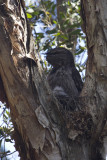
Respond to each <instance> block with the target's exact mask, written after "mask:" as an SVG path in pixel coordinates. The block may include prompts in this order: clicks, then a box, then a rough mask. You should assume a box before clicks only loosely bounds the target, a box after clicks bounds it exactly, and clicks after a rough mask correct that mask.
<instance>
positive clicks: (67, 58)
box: [46, 47, 75, 68]
mask: <svg viewBox="0 0 107 160" xmlns="http://www.w3.org/2000/svg"><path fill="white" fill-rule="evenodd" d="M46 60H47V61H48V62H49V63H50V64H51V65H52V66H53V67H58V68H59V67H61V66H67V65H70V66H72V67H74V66H75V64H74V57H73V55H72V53H71V52H70V51H69V50H67V49H65V48H62V47H58V48H54V49H51V50H49V51H48V52H47V53H46Z"/></svg>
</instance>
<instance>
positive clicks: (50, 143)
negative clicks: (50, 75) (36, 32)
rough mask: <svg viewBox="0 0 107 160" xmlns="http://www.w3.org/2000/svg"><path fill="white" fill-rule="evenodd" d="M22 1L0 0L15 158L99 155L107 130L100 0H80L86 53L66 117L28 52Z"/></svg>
mask: <svg viewBox="0 0 107 160" xmlns="http://www.w3.org/2000/svg"><path fill="white" fill-rule="evenodd" d="M23 5H24V3H23V0H21V1H19V0H13V1H12V0H5V2H4V0H0V77H1V79H2V82H3V85H2V88H3V92H4V91H5V94H6V96H7V98H8V103H9V106H10V110H11V117H12V121H13V124H14V129H15V132H14V135H13V137H14V139H15V142H16V148H17V150H18V151H19V153H20V156H21V159H22V160H25V159H26V160H62V159H63V160H71V159H73V160H101V159H102V157H101V155H100V147H99V146H100V144H102V145H103V142H102V139H103V138H104V139H103V140H104V145H103V146H105V145H106V137H104V136H106V134H107V132H106V125H105V124H106V107H107V43H106V41H107V22H106V19H107V14H106V8H107V3H106V0H104V1H100V0H98V1H97V2H96V1H93V0H91V1H88V0H82V13H83V21H84V25H85V32H86V36H87V46H88V55H89V58H88V63H87V74H86V82H85V85H84V88H83V91H82V93H81V98H80V99H82V100H79V102H78V103H77V105H78V106H79V107H80V108H81V110H80V111H75V112H73V113H72V112H71V113H70V115H69V117H67V115H66V116H64V115H62V114H61V112H60V105H59V104H58V102H57V100H56V99H55V97H54V96H53V95H52V93H51V91H50V89H49V87H48V84H47V82H46V79H45V75H44V74H43V71H42V68H41V66H40V63H39V59H38V58H37V54H35V53H34V46H33V40H32V38H31V35H30V29H29V25H28V23H27V19H26V16H25V12H24V7H23ZM7 62H8V63H7ZM83 102H84V103H83ZM101 138H102V139H101ZM101 149H102V150H101V152H102V153H104V154H103V156H105V157H106V153H105V152H104V149H105V148H103V147H101ZM105 157H103V158H105ZM105 159H106V158H105Z"/></svg>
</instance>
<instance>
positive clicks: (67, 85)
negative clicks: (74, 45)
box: [46, 48, 83, 103]
mask: <svg viewBox="0 0 107 160" xmlns="http://www.w3.org/2000/svg"><path fill="white" fill-rule="evenodd" d="M46 59H47V61H48V62H49V63H50V64H51V65H52V66H53V68H52V70H51V72H50V73H49V75H48V82H49V85H50V87H51V89H52V91H53V93H54V95H55V96H56V97H57V98H58V99H59V101H60V102H61V103H64V102H65V101H66V103H69V102H70V100H73V99H74V98H76V97H78V96H79V94H80V92H81V90H82V87H83V82H82V80H81V77H80V74H79V72H78V70H77V69H76V68H75V63H74V57H73V55H72V53H71V52H70V51H69V50H67V49H65V48H55V49H51V50H50V51H49V52H48V53H47V54H46Z"/></svg>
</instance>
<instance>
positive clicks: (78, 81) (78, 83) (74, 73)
mask: <svg viewBox="0 0 107 160" xmlns="http://www.w3.org/2000/svg"><path fill="white" fill-rule="evenodd" d="M72 78H73V80H74V82H75V85H76V88H77V89H78V91H79V92H81V90H82V88H83V82H82V80H81V76H80V74H79V71H78V70H77V69H76V68H75V67H73V68H72Z"/></svg>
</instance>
